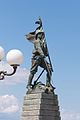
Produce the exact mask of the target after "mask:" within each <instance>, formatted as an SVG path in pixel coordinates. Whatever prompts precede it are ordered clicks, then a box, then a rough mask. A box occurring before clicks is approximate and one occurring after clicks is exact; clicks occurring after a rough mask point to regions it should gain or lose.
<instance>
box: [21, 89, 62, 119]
mask: <svg viewBox="0 0 80 120" xmlns="http://www.w3.org/2000/svg"><path fill="white" fill-rule="evenodd" d="M21 120H61V117H60V112H59V106H58V96H57V95H56V94H55V93H54V92H53V91H52V92H51V91H49V89H47V92H46V89H42V88H40V87H36V88H35V89H33V90H32V91H28V92H27V94H26V96H24V103H23V108H22V116H21Z"/></svg>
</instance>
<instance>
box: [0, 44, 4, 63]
mask: <svg viewBox="0 0 80 120" xmlns="http://www.w3.org/2000/svg"><path fill="white" fill-rule="evenodd" d="M4 55H5V53H4V49H3V48H2V47H1V46H0V61H1V60H2V59H3V58H4Z"/></svg>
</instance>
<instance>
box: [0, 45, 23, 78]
mask: <svg viewBox="0 0 80 120" xmlns="http://www.w3.org/2000/svg"><path fill="white" fill-rule="evenodd" d="M4 55H5V53H4V49H3V48H2V47H0V61H1V60H2V59H3V57H4ZM6 60H7V62H8V63H9V65H10V66H12V67H13V72H12V73H7V71H0V80H3V79H4V77H5V76H11V75H13V74H15V73H16V70H17V66H19V65H20V64H22V62H23V54H22V52H21V51H20V50H17V49H13V50H10V51H9V52H8V53H7V56H6Z"/></svg>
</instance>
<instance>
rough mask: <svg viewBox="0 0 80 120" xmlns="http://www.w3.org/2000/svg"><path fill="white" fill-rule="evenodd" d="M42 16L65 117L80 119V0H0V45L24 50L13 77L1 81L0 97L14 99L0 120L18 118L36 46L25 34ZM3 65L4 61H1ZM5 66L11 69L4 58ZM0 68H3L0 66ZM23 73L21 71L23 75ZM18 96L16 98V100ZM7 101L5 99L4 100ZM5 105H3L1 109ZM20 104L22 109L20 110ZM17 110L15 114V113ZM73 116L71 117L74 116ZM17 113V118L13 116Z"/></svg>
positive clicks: (0, 105)
mask: <svg viewBox="0 0 80 120" xmlns="http://www.w3.org/2000/svg"><path fill="white" fill-rule="evenodd" d="M38 16H41V18H42V21H43V28H44V31H45V34H46V40H47V44H48V48H49V53H50V56H51V60H52V64H53V67H54V73H53V77H52V81H53V83H54V86H55V87H56V91H55V92H56V94H58V97H59V105H60V109H61V111H62V118H63V120H67V119H68V120H69V118H70V120H79V119H80V92H79V91H80V53H79V52H80V1H79V0H56V1H55V0H47V1H42V0H40V1H39V0H35V1H31V0H21V1H20V0H13V1H12V0H7V1H5V0H3V1H1V0H0V46H2V47H3V48H4V49H5V53H6V54H7V52H8V51H9V50H10V49H13V48H16V49H19V50H21V51H22V52H23V54H24V63H23V64H22V65H21V68H20V69H19V70H18V71H17V74H16V75H14V76H12V77H7V78H5V80H4V81H0V98H1V100H2V101H3V100H4V98H6V99H8V101H9V100H12V99H13V100H14V102H13V104H11V105H9V103H7V104H8V105H6V108H4V110H5V109H6V111H7V108H8V107H13V106H17V107H16V108H15V109H17V110H13V111H12V112H10V111H9V109H8V111H7V112H3V113H2V112H1V111H0V120H5V118H6V120H11V119H12V120H13V118H14V117H15V120H19V117H20V115H21V110H20V109H21V106H22V104H23V96H24V95H25V93H26V83H27V77H28V73H29V69H30V65H31V63H30V59H31V55H32V49H33V45H32V44H31V43H29V42H28V41H27V40H26V39H25V37H24V35H25V34H26V33H28V32H31V31H33V30H35V28H36V26H35V24H34V23H35V21H36V20H37V19H38ZM1 64H2V63H1ZM3 64H4V68H5V69H6V68H7V69H9V68H8V67H9V66H8V67H6V66H7V64H6V61H5V59H4V62H3ZM0 69H1V68H0ZM20 73H22V74H20ZM16 99H17V101H16ZM4 103H5V101H4ZM2 105H3V104H0V110H1V107H2ZM18 107H19V110H18ZM15 113H16V114H15ZM71 115H72V117H71ZM13 116H14V117H13Z"/></svg>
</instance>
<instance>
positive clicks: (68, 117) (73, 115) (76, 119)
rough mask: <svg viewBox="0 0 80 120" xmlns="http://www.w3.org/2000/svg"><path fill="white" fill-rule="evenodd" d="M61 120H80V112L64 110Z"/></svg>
mask: <svg viewBox="0 0 80 120" xmlns="http://www.w3.org/2000/svg"><path fill="white" fill-rule="evenodd" d="M61 120H80V112H75V111H72V110H62V111H61Z"/></svg>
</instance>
